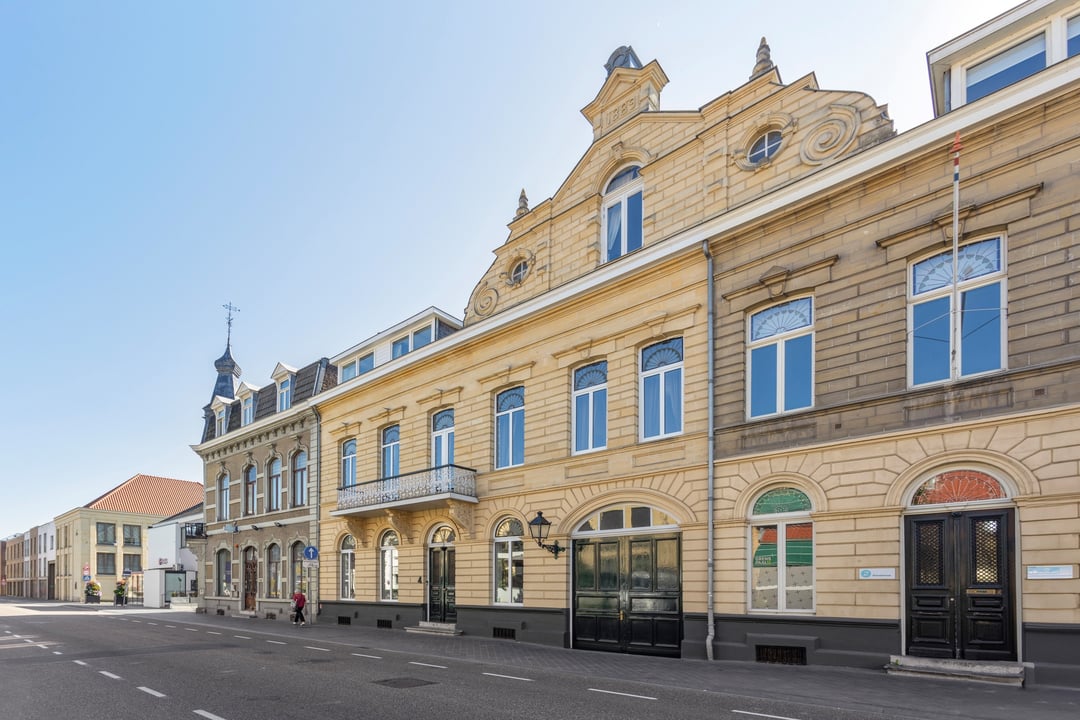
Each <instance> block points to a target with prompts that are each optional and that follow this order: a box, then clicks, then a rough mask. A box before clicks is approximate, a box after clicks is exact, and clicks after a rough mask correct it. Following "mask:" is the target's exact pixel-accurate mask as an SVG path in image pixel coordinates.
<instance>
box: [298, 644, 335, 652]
mask: <svg viewBox="0 0 1080 720" xmlns="http://www.w3.org/2000/svg"><path fill="white" fill-rule="evenodd" d="M304 647H305V648H306V649H308V650H318V651H319V652H330V648H321V647H315V646H314V645H305V646H304Z"/></svg>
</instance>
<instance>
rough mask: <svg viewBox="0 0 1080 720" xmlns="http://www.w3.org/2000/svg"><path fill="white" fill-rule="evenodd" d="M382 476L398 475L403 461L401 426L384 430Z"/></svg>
mask: <svg viewBox="0 0 1080 720" xmlns="http://www.w3.org/2000/svg"><path fill="white" fill-rule="evenodd" d="M381 447H382V454H381V456H382V476H383V477H384V478H388V477H395V476H396V475H398V471H399V469H400V468H399V463H400V460H401V426H399V425H391V426H390V427H387V428H383V430H382V442H381Z"/></svg>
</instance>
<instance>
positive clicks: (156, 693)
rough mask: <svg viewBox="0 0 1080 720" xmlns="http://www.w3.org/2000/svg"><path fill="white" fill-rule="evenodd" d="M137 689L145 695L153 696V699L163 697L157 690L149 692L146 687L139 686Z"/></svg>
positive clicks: (163, 694)
mask: <svg viewBox="0 0 1080 720" xmlns="http://www.w3.org/2000/svg"><path fill="white" fill-rule="evenodd" d="M139 689H140V690H142V691H143V692H144V693H146V694H147V695H153V696H154V697H165V693H159V692H158V691H157V690H151V689H150V688H148V687H143V686H141V685H140V686H139Z"/></svg>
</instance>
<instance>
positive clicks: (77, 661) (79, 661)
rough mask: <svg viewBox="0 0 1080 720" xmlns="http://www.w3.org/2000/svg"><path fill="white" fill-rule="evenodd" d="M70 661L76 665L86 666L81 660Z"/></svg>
mask: <svg viewBox="0 0 1080 720" xmlns="http://www.w3.org/2000/svg"><path fill="white" fill-rule="evenodd" d="M71 662H73V663H75V664H76V665H82V666H84V667H85V666H86V663H84V662H83V661H82V660H72V661H71Z"/></svg>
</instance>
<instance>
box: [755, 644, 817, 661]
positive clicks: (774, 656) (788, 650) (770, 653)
mask: <svg viewBox="0 0 1080 720" xmlns="http://www.w3.org/2000/svg"><path fill="white" fill-rule="evenodd" d="M754 649H755V650H756V651H757V661H758V662H760V663H775V664H778V665H805V664H806V648H804V647H795V646H791V645H755V646H754Z"/></svg>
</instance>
